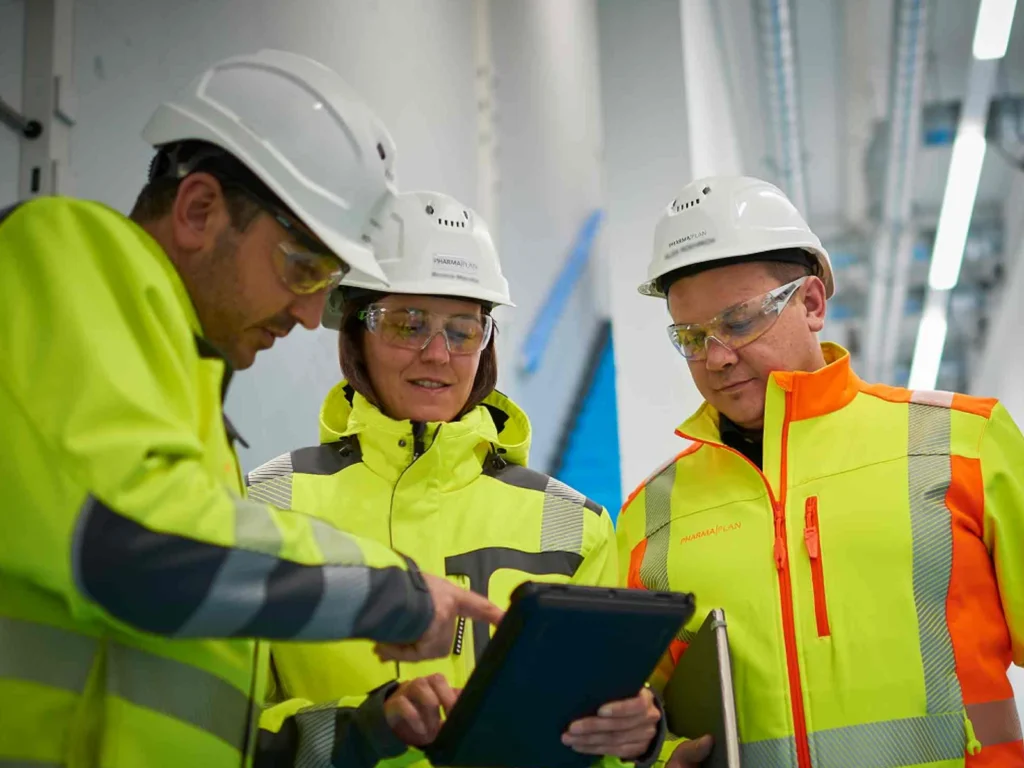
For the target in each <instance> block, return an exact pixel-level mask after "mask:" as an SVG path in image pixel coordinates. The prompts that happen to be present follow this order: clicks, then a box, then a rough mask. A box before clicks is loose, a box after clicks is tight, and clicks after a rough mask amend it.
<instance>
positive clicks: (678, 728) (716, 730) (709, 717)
mask: <svg viewBox="0 0 1024 768" xmlns="http://www.w3.org/2000/svg"><path fill="white" fill-rule="evenodd" d="M719 636H721V637H722V638H724V640H725V643H724V644H725V655H724V656H723V655H722V654H720V653H719V644H718V637H719ZM664 699H665V710H666V714H667V715H668V729H669V731H670V732H672V733H674V734H675V735H676V736H685V737H686V738H688V739H696V738H699V737H701V736H703V735H704V734H706V733H710V734H711V735H712V737H713V738H714V740H715V745H714V747H713V748H712V750H711V754H710V755H708V757H707V759H706V760H704V762H703V763H702V765H705V766H709V768H738V767H739V764H740V755H739V738H738V733H737V729H736V705H735V701H734V697H733V684H732V663H731V659H730V657H729V652H728V635H727V633H726V624H725V612H724V611H722V610H721V609H715V610H713V611H711V612H709V613H708V615H707V618H706V619H704V623H703V624H701V627H700V629H699V630H697V634H696V635H695V636H694V638H693V640H692V641H691V642H690V645H689V647H688V648H687V649H686V652H685V653H684V654H683V655H682V657H681V658H680V659H679V663H678V664H677V665H676V668H675V671H674V672H673V673H672V677H671V678H670V679H669V681H668V684H667V685H666V686H665V693H664Z"/></svg>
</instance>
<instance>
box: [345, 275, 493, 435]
mask: <svg viewBox="0 0 1024 768" xmlns="http://www.w3.org/2000/svg"><path fill="white" fill-rule="evenodd" d="M385 295H387V294H384V293H376V292H373V291H365V292H360V293H358V294H356V295H354V296H353V297H352V298H349V299H347V300H346V301H345V304H344V305H343V306H342V311H341V325H340V329H339V331H338V358H339V361H340V363H341V372H342V375H344V377H345V379H346V380H347V381H348V383H349V385H350V386H351V387H352V389H354V390H355V391H356V392H358V393H359V394H361V395H362V396H363V397H365V398H366V399H367V400H368V401H369V402H370V403H371V404H372V405H373V406H375V407H376V408H378V409H381V410H383V408H382V406H381V402H380V398H378V397H377V393H376V392H375V391H374V389H373V383H372V382H371V381H370V373H369V371H368V370H367V368H366V353H365V351H364V349H363V339H364V335H365V333H366V324H365V323H364V321H363V319H362V318H361V317H360V316H359V315H360V313H361V312H362V311H363V310H364V309H366V308H367V307H368V306H370V305H371V304H373V303H374V302H375V301H379V300H380V299H382V298H383V297H384V296H385ZM483 310H484V313H485V314H490V310H489V308H488V307H486V306H485V307H484V308H483ZM497 333H498V326H497V325H495V326H494V334H493V335H492V336H491V340H490V343H488V345H487V347H486V348H485V349H484V351H483V352H481V353H480V366H479V367H478V368H477V370H476V378H475V379H474V380H473V388H472V389H471V390H470V392H469V398H468V399H467V400H466V403H465V405H463V406H462V410H461V411H459V413H458V414H457V415H456V416H455V418H454V419H453V421H458V420H459V419H461V418H462V417H463V416H465V415H466V414H467V413H469V412H470V411H472V410H473V409H474V408H476V407H477V406H478V405H480V403H482V402H483V401H484V400H485V399H486V398H487V397H488V396H489V395H490V394H491V393H492V392H493V391H494V389H495V387H496V386H497V385H498V351H497V349H496V347H495V344H494V341H495V340H494V336H495V335H497Z"/></svg>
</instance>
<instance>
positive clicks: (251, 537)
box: [175, 499, 282, 637]
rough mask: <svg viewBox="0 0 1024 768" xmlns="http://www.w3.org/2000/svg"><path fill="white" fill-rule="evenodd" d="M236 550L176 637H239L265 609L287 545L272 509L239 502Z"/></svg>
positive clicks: (257, 504) (253, 503) (229, 552)
mask: <svg viewBox="0 0 1024 768" xmlns="http://www.w3.org/2000/svg"><path fill="white" fill-rule="evenodd" d="M235 546H236V547H237V549H231V550H228V555H227V557H226V558H225V559H224V562H223V563H222V564H221V566H220V568H218V569H217V574H216V575H215V576H214V578H213V581H212V583H211V584H210V588H209V589H208V590H207V592H206V595H205V596H204V597H203V600H202V602H201V603H200V604H199V607H198V608H196V610H195V611H194V612H193V613H192V615H191V616H189V617H188V619H187V620H186V621H185V623H184V624H182V625H181V627H180V628H179V629H178V631H177V632H175V635H178V636H180V637H234V636H237V635H239V634H241V633H242V631H243V629H244V628H245V627H247V626H248V624H249V622H251V621H252V620H253V618H254V617H255V616H256V615H257V614H258V613H259V612H260V611H261V610H262V609H263V606H264V604H265V603H266V599H267V581H268V580H269V579H270V575H271V574H272V573H273V572H274V570H275V569H276V568H277V566H278V564H279V563H280V561H279V560H277V559H276V558H277V554H278V553H279V552H280V551H281V546H282V540H281V532H280V531H279V530H278V528H277V525H276V524H275V523H274V519H273V517H271V514H270V508H269V507H267V506H266V505H264V504H260V503H256V502H253V501H250V500H247V499H238V500H236V502H235ZM267 555H269V557H267Z"/></svg>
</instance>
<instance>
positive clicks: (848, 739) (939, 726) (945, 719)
mask: <svg viewBox="0 0 1024 768" xmlns="http://www.w3.org/2000/svg"><path fill="white" fill-rule="evenodd" d="M809 742H810V747H811V762H813V763H814V764H815V765H825V766H829V765H856V766H857V768H898V767H899V766H904V765H920V764H923V763H934V762H939V761H942V760H962V759H963V757H964V749H965V748H966V745H967V738H966V732H965V729H964V714H963V711H962V710H961V711H958V712H953V713H947V714H943V715H928V716H925V717H911V718H907V719H905V720H889V721H886V722H881V723H866V724H864V725H854V726H850V727H848V728H834V729H832V730H828V731H817V732H815V733H812V734H810V736H809ZM758 765H760V763H758Z"/></svg>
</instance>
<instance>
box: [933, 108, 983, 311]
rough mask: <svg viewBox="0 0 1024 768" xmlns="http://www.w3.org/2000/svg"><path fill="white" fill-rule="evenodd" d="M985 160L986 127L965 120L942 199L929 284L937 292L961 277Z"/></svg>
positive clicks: (951, 161)
mask: <svg viewBox="0 0 1024 768" xmlns="http://www.w3.org/2000/svg"><path fill="white" fill-rule="evenodd" d="M984 160H985V134H984V129H983V126H980V125H978V124H976V123H973V122H972V123H967V122H966V121H961V123H960V127H959V128H958V129H957V132H956V140H955V141H954V142H953V156H952V158H951V159H950V161H949V176H948V177H947V178H946V193H945V194H944V195H943V197H942V211H941V212H940V213H939V226H938V229H937V231H936V233H935V246H934V248H933V249H932V265H931V269H930V271H929V273H928V285H930V286H931V287H932V288H934V289H935V290H938V291H946V290H949V289H950V288H952V287H953V286H954V285H956V281H957V280H958V279H959V278H960V265H961V264H962V263H963V259H964V245H965V244H966V243H967V230H968V228H969V227H970V225H971V215H972V214H973V213H974V198H975V197H976V196H977V194H978V180H979V179H980V178H981V165H982V163H983V162H984Z"/></svg>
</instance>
